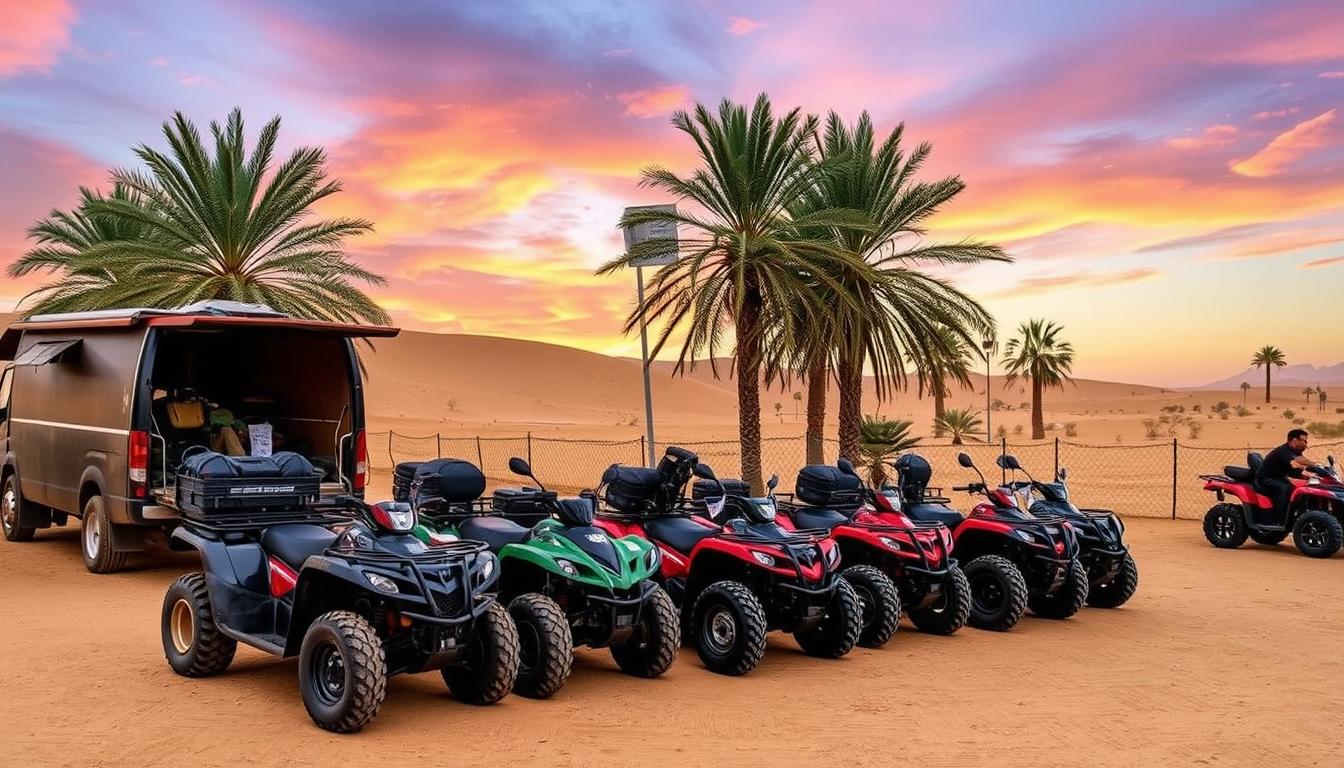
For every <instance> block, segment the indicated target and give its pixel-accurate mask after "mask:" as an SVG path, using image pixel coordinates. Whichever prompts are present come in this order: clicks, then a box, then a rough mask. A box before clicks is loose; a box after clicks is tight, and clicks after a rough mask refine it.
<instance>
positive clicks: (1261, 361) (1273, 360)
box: [1251, 344, 1288, 403]
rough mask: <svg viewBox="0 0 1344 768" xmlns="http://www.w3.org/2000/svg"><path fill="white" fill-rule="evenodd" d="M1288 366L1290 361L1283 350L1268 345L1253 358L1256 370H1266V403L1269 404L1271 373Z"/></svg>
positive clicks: (1252, 361)
mask: <svg viewBox="0 0 1344 768" xmlns="http://www.w3.org/2000/svg"><path fill="white" fill-rule="evenodd" d="M1287 364H1288V360H1287V359H1286V358H1284V356H1283V350H1281V349H1279V348H1278V347H1275V346H1271V345H1269V344H1266V345H1265V346H1263V347H1261V348H1260V349H1259V350H1258V351H1257V352H1256V353H1255V355H1254V356H1252V357H1251V365H1253V366H1255V367H1256V368H1264V369H1265V402H1266V403H1268V402H1269V373H1270V371H1271V370H1272V369H1274V368H1282V367H1283V366H1285V365H1287Z"/></svg>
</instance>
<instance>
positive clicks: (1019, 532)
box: [1013, 528, 1036, 544]
mask: <svg viewBox="0 0 1344 768" xmlns="http://www.w3.org/2000/svg"><path fill="white" fill-rule="evenodd" d="M1013 534H1014V535H1016V536H1017V538H1019V539H1021V540H1023V541H1025V542H1027V543H1028V544H1035V543H1036V537H1035V536H1032V535H1031V531H1028V530H1026V529H1024V528H1015V529H1013Z"/></svg>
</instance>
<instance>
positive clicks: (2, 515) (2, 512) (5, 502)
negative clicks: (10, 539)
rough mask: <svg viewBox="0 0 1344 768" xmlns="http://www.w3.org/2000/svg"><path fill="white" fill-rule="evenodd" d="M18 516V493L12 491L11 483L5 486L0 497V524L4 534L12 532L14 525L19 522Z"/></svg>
mask: <svg viewBox="0 0 1344 768" xmlns="http://www.w3.org/2000/svg"><path fill="white" fill-rule="evenodd" d="M18 517H19V499H18V494H16V493H15V492H14V485H13V484H12V483H11V484H9V485H6V486H5V495H4V497H3V498H0V526H3V527H4V529H5V533H6V534H10V533H13V532H14V528H15V526H17V525H18V523H19V520H18Z"/></svg>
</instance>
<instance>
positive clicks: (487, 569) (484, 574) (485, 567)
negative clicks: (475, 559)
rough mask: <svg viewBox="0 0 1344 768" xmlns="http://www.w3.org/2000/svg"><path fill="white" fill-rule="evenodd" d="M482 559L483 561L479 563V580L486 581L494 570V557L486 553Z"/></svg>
mask: <svg viewBox="0 0 1344 768" xmlns="http://www.w3.org/2000/svg"><path fill="white" fill-rule="evenodd" d="M484 561H485V562H484V563H482V565H481V581H482V582H487V581H489V580H490V576H491V575H493V574H494V572H495V558H494V557H493V556H490V555H486V556H485V557H484Z"/></svg>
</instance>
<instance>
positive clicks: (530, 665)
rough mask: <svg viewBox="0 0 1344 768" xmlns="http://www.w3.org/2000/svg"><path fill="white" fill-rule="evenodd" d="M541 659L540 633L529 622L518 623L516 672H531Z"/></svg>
mask: <svg viewBox="0 0 1344 768" xmlns="http://www.w3.org/2000/svg"><path fill="white" fill-rule="evenodd" d="M540 660H541V633H539V632H537V628H536V627H535V626H533V625H532V624H531V623H530V622H525V621H524V622H519V623H518V674H519V675H520V676H523V675H530V674H532V670H534V669H536V668H537V667H538V666H539V662H540Z"/></svg>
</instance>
